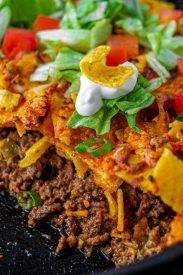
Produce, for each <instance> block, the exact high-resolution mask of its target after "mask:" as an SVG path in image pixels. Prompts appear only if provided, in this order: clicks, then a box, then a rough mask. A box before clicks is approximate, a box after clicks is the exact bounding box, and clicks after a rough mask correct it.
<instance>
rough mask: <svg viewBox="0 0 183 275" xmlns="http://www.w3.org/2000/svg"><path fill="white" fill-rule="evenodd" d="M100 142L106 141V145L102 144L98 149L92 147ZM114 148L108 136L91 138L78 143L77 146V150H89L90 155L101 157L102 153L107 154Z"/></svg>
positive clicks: (80, 151) (81, 151) (79, 151)
mask: <svg viewBox="0 0 183 275" xmlns="http://www.w3.org/2000/svg"><path fill="white" fill-rule="evenodd" d="M98 142H104V145H102V146H101V147H99V148H97V149H91V147H92V146H94V145H96V143H98ZM112 148H113V146H112V144H111V142H110V141H109V140H108V139H106V138H91V139H89V140H87V141H85V142H82V143H80V144H78V145H77V146H76V147H75V150H76V151H77V152H78V153H80V154H83V153H84V152H87V153H89V154H90V155H92V156H93V157H100V156H102V155H105V154H106V153H108V152H109V151H111V150H112Z"/></svg>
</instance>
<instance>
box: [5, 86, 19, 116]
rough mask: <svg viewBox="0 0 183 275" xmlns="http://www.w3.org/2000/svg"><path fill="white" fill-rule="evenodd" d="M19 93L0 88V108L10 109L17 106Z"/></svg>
mask: <svg viewBox="0 0 183 275" xmlns="http://www.w3.org/2000/svg"><path fill="white" fill-rule="evenodd" d="M20 97H21V95H20V94H15V93H12V92H9V91H8V90H5V89H0V109H5V110H6V111H12V110H13V109H14V107H16V106H18V103H19V100H20Z"/></svg>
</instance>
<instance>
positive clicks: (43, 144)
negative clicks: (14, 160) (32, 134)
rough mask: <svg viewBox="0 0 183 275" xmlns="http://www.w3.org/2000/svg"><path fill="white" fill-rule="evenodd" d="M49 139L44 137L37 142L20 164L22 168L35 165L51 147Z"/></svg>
mask: <svg viewBox="0 0 183 275" xmlns="http://www.w3.org/2000/svg"><path fill="white" fill-rule="evenodd" d="M50 145H51V144H50V143H49V141H48V139H47V137H42V138H41V139H39V140H38V141H37V142H35V143H34V144H33V145H32V146H31V147H30V148H29V149H28V150H27V152H26V154H25V157H24V158H23V159H22V160H21V161H20V162H19V166H20V168H25V167H28V166H30V165H32V164H34V163H35V162H36V161H37V160H38V159H39V158H40V157H41V156H42V155H43V154H44V153H45V152H46V151H47V149H48V148H49V147H50Z"/></svg>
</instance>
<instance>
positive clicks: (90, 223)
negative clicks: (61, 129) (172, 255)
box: [0, 129, 174, 265]
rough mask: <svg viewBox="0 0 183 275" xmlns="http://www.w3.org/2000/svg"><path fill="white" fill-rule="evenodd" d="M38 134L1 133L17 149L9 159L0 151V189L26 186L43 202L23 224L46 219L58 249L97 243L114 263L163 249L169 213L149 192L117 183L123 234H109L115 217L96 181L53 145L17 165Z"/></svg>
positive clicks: (88, 249) (17, 189)
mask: <svg viewBox="0 0 183 275" xmlns="http://www.w3.org/2000/svg"><path fill="white" fill-rule="evenodd" d="M40 137H41V135H40V134H39V133H37V132H28V133H27V134H26V135H24V136H23V137H21V138H20V137H19V135H18V134H17V132H16V131H15V130H13V129H6V130H4V129H2V130H1V131H0V138H1V139H6V140H7V141H8V142H9V143H11V144H12V146H14V147H13V148H16V152H15V154H14V156H13V157H11V158H9V159H8V160H6V159H5V158H4V155H3V154H1V153H0V160H1V161H0V187H1V188H2V186H4V187H6V188H8V185H9V189H10V191H11V194H13V195H15V196H16V195H17V194H18V193H19V192H20V191H22V190H29V189H31V190H34V191H35V192H37V193H38V194H39V195H40V198H41V200H42V201H43V204H42V206H39V207H34V208H33V209H32V210H31V211H30V213H29V221H28V222H29V224H30V225H32V226H36V224H37V223H40V222H42V221H49V222H50V223H51V224H52V225H53V226H54V227H56V228H57V229H59V231H60V235H61V237H60V240H59V241H58V246H57V249H56V251H57V252H58V253H59V252H61V251H62V250H63V249H65V248H67V247H78V248H79V249H84V250H85V251H86V253H87V255H88V256H89V255H90V254H91V253H92V248H93V246H100V247H101V250H102V251H103V252H104V253H105V254H106V255H107V256H108V257H109V258H110V259H111V260H113V261H114V262H115V263H116V264H117V265H123V264H129V263H131V262H134V261H136V260H140V259H142V258H144V257H147V256H150V255H153V254H155V253H158V252H159V251H160V250H161V249H162V246H163V245H162V244H163V239H164V238H165V235H166V233H167V232H168V230H169V224H170V221H171V220H172V218H173V215H174V213H173V212H172V211H171V209H170V208H169V207H167V206H166V205H165V204H164V203H163V202H162V201H161V200H160V199H159V198H158V197H155V196H154V195H152V194H151V193H146V194H145V193H142V192H141V191H140V190H139V189H137V188H136V189H134V188H133V187H131V186H130V185H128V184H123V185H122V189H123V193H124V206H125V221H124V222H125V232H124V233H123V234H122V235H121V237H119V236H117V237H111V232H113V231H114V229H115V228H116V221H114V220H112V219H110V217H109V214H108V212H109V209H108V203H107V201H106V197H105V195H104V193H103V190H102V189H101V188H100V187H99V186H97V185H96V184H95V182H94V178H93V174H92V172H91V171H88V172H87V173H86V175H85V176H83V177H81V178H79V177H78V176H77V174H76V171H75V168H74V165H73V163H72V162H71V161H69V160H66V159H64V158H61V157H60V156H58V155H57V154H56V152H55V149H54V148H53V147H51V148H50V149H49V150H48V151H47V152H46V153H45V154H44V155H43V156H42V157H41V158H40V159H39V160H38V161H37V162H36V163H35V164H33V165H31V166H30V167H27V168H24V169H21V168H19V165H18V162H19V160H20V159H21V158H23V157H24V156H25V152H26V150H27V149H28V148H29V147H30V146H31V145H33V143H34V142H35V141H37V140H38V139H39V138H40ZM9 183H10V184H9ZM76 213H77V215H76Z"/></svg>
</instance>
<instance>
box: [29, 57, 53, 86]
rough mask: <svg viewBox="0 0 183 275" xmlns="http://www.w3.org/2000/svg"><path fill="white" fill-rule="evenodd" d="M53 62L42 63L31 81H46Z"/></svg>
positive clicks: (31, 77)
mask: <svg viewBox="0 0 183 275" xmlns="http://www.w3.org/2000/svg"><path fill="white" fill-rule="evenodd" d="M52 65H53V62H51V63H47V64H43V65H40V66H39V67H38V68H37V69H36V70H35V71H34V73H33V74H32V75H31V76H30V81H32V82H44V81H47V80H48V77H49V70H50V68H51V66H52Z"/></svg>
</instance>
